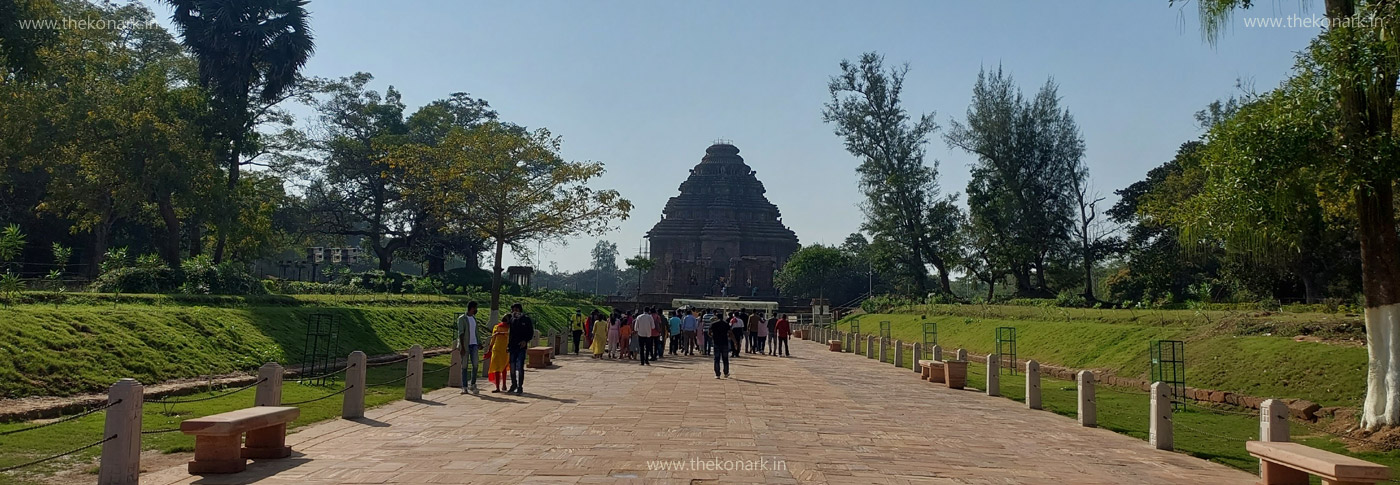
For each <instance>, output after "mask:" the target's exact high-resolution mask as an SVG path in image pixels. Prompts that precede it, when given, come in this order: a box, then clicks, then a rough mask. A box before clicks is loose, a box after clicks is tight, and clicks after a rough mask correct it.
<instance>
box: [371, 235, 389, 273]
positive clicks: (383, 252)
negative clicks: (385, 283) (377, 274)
mask: <svg viewBox="0 0 1400 485" xmlns="http://www.w3.org/2000/svg"><path fill="white" fill-rule="evenodd" d="M370 248H371V249H373V250H374V255H375V256H377V257H379V270H380V271H385V272H388V271H393V270H394V251H393V250H391V249H389V248H388V247H385V246H381V245H380V244H379V243H378V242H375V243H373V244H371V245H370Z"/></svg>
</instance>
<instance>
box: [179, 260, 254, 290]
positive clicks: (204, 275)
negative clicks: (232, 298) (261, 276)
mask: <svg viewBox="0 0 1400 485" xmlns="http://www.w3.org/2000/svg"><path fill="white" fill-rule="evenodd" d="M180 270H181V271H182V272H183V273H184V282H183V283H182V284H181V285H180V292H181V293H186V294H191V295H264V294H267V289H266V288H264V287H263V285H262V283H261V282H259V281H258V279H257V278H254V277H253V276H252V275H250V274H248V272H247V271H244V270H242V269H241V268H238V267H236V266H234V265H233V264H232V263H228V262H225V263H222V264H217V265H216V264H214V261H213V260H212V259H210V258H209V257H208V256H198V257H194V258H190V259H187V260H185V261H183V262H181V263H180Z"/></svg>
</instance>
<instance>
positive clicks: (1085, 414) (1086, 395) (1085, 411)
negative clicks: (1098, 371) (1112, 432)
mask: <svg viewBox="0 0 1400 485" xmlns="http://www.w3.org/2000/svg"><path fill="white" fill-rule="evenodd" d="M1077 380H1078V381H1079V383H1078V384H1079V386H1078V387H1079V424H1080V425H1082V426H1085V427H1088V428H1094V427H1098V425H1099V422H1098V405H1096V404H1095V403H1094V373H1093V372H1090V371H1087V370H1082V371H1079V375H1078V379H1077Z"/></svg>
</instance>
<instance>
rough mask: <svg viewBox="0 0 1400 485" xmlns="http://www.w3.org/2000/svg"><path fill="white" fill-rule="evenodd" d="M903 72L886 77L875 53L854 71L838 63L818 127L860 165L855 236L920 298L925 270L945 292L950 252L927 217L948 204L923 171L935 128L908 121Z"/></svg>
mask: <svg viewBox="0 0 1400 485" xmlns="http://www.w3.org/2000/svg"><path fill="white" fill-rule="evenodd" d="M908 72H909V66H908V65H904V66H901V67H896V68H891V69H889V70H888V71H887V70H886V69H885V68H884V57H882V56H880V55H879V54H877V53H874V52H868V53H865V54H863V55H861V57H860V59H859V60H858V61H857V62H854V63H853V62H851V61H849V60H843V61H841V73H840V74H838V75H836V76H832V78H831V81H830V82H829V83H828V85H827V89H828V91H829V92H830V94H831V100H830V101H829V102H827V103H826V105H825V106H824V107H823V110H822V120H823V121H825V122H827V123H831V124H832V125H834V130H835V132H836V135H837V136H840V137H842V138H843V139H844V141H845V145H846V151H848V152H850V153H851V154H852V155H855V156H856V157H857V158H859V159H860V161H861V163H860V166H859V167H857V168H856V173H858V174H859V175H860V188H861V191H862V192H864V193H865V199H866V200H865V202H864V203H863V204H862V205H861V208H862V209H863V210H864V211H865V222H864V223H863V224H862V229H863V230H865V231H866V232H869V233H870V234H871V235H872V236H873V237H875V238H876V239H877V240H880V241H884V243H885V244H888V245H892V246H893V247H894V248H895V249H894V250H893V251H890V252H889V254H890V255H892V256H895V257H897V258H899V261H898V268H899V270H900V271H901V272H902V273H903V274H904V275H905V276H906V277H907V278H909V279H910V280H911V282H912V283H913V291H914V292H916V293H917V294H918V295H919V296H920V297H923V296H925V295H926V294H927V293H928V267H927V265H928V264H930V263H932V264H933V266H934V267H935V268H937V269H938V271H939V274H940V286H939V289H940V291H941V292H943V293H950V292H951V291H952V289H951V288H950V287H949V283H948V269H949V262H948V261H947V260H946V258H945V256H946V255H947V254H948V253H947V251H949V248H947V247H940V246H939V245H938V244H937V243H938V241H937V240H936V239H935V237H934V235H933V234H931V233H930V231H931V229H932V227H933V225H932V224H930V220H929V217H930V212H931V211H932V210H934V208H935V207H938V204H940V203H942V202H951V201H952V200H953V198H952V197H949V198H947V199H943V198H941V197H940V196H939V189H938V180H937V179H938V162H937V161H936V160H935V161H934V162H933V166H932V167H930V166H928V165H925V164H924V153H925V148H924V145H925V144H927V143H928V137H929V135H931V134H933V133H935V132H936V131H938V124H937V123H935V122H934V120H933V115H932V114H925V115H921V116H919V119H918V120H917V121H912V120H911V119H910V117H909V114H908V112H906V111H905V109H904V107H903V106H902V100H901V95H902V92H903V90H904V77H905V75H906V74H907V73H908ZM950 205H951V204H950Z"/></svg>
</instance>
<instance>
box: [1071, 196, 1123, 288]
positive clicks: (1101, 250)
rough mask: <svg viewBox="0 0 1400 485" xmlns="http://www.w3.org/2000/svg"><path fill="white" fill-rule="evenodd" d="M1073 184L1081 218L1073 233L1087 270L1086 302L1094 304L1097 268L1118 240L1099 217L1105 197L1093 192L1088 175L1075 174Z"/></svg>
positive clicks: (1085, 274)
mask: <svg viewBox="0 0 1400 485" xmlns="http://www.w3.org/2000/svg"><path fill="white" fill-rule="evenodd" d="M1070 187H1071V188H1072V190H1073V191H1074V204H1075V206H1076V207H1077V208H1078V209H1079V214H1078V216H1079V218H1078V219H1077V220H1076V221H1075V224H1074V227H1073V228H1071V230H1070V232H1071V234H1072V235H1073V236H1074V239H1075V241H1077V242H1078V243H1079V248H1078V249H1079V259H1080V262H1081V263H1083V265H1082V266H1081V269H1082V270H1083V271H1084V301H1085V302H1088V303H1089V304H1091V305H1092V304H1093V303H1094V302H1096V301H1098V298H1097V297H1096V296H1095V295H1094V268H1095V267H1096V263H1097V262H1098V261H1099V260H1100V258H1102V257H1104V256H1105V255H1107V254H1110V253H1112V252H1114V251H1115V250H1116V249H1117V248H1118V247H1119V244H1118V240H1117V239H1116V238H1115V237H1114V235H1113V233H1114V232H1115V231H1114V230H1113V228H1110V227H1107V226H1106V225H1105V224H1104V221H1103V220H1102V219H1100V218H1099V216H1100V214H1099V203H1100V202H1103V200H1104V198H1103V197H1101V196H1099V195H1098V194H1097V193H1094V192H1093V188H1092V187H1091V186H1090V185H1089V176H1088V174H1087V173H1086V174H1085V175H1083V176H1079V177H1074V178H1073V179H1072V180H1071V185H1070Z"/></svg>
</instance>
